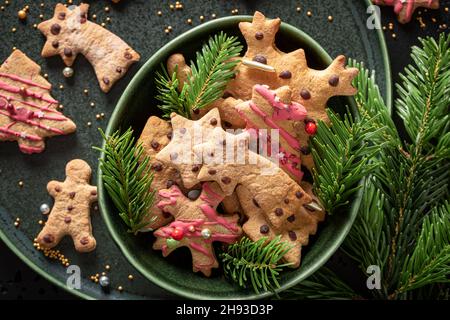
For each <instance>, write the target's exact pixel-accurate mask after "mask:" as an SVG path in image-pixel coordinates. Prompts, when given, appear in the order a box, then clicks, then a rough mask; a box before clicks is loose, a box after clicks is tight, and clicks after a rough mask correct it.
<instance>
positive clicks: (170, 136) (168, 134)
mask: <svg viewBox="0 0 450 320" xmlns="http://www.w3.org/2000/svg"><path fill="white" fill-rule="evenodd" d="M172 136H173V134H172V131H170V132H169V133H167V135H166V137H167V139H169V140H172Z"/></svg>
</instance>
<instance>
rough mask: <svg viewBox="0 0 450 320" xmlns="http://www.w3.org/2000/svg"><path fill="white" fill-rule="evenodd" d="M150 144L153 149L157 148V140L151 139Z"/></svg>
mask: <svg viewBox="0 0 450 320" xmlns="http://www.w3.org/2000/svg"><path fill="white" fill-rule="evenodd" d="M150 145H151V146H152V148H153V149H155V150H156V149H158V148H159V142H158V141H156V140H152V142H151V143H150Z"/></svg>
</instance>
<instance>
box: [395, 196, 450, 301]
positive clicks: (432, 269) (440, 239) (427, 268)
mask: <svg viewBox="0 0 450 320" xmlns="http://www.w3.org/2000/svg"><path fill="white" fill-rule="evenodd" d="M434 283H450V203H448V202H447V203H446V204H444V205H443V206H441V207H438V208H435V209H433V211H432V212H431V214H430V215H429V216H427V217H426V218H425V219H424V221H423V224H422V231H421V234H420V236H419V239H418V241H417V244H416V246H415V248H414V251H413V253H412V254H411V255H410V256H408V257H407V259H406V261H405V264H404V265H403V268H402V273H401V277H400V282H399V288H398V289H397V290H396V291H395V292H394V293H393V295H392V296H391V297H395V296H396V295H398V294H400V293H404V292H407V291H410V290H414V289H417V288H421V287H423V286H426V285H430V284H434Z"/></svg>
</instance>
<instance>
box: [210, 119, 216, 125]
mask: <svg viewBox="0 0 450 320" xmlns="http://www.w3.org/2000/svg"><path fill="white" fill-rule="evenodd" d="M209 123H210V124H211V125H212V126H215V125H217V119H216V118H212V119H211V120H209Z"/></svg>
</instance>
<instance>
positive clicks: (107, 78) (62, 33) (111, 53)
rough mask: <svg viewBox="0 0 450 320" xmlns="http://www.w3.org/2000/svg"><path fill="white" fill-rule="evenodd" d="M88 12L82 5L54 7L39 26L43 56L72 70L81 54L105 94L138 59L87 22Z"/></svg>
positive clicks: (105, 33) (108, 33) (98, 27)
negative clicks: (56, 58)
mask: <svg viewBox="0 0 450 320" xmlns="http://www.w3.org/2000/svg"><path fill="white" fill-rule="evenodd" d="M88 9H89V5H88V4H85V3H82V4H80V5H79V6H75V5H73V6H69V7H66V6H65V5H63V4H61V3H59V4H57V5H56V8H55V13H54V15H53V18H52V19H50V20H47V21H44V22H41V23H40V24H39V25H38V29H39V30H40V31H41V32H42V33H43V34H44V35H45V36H46V37H47V41H46V42H45V45H44V48H43V49H42V56H43V57H51V56H54V55H60V56H61V58H62V59H63V60H64V63H65V64H66V65H68V66H71V65H72V64H73V62H74V61H75V58H76V57H77V54H79V53H81V54H82V55H84V56H85V57H86V59H87V60H88V61H89V62H90V63H91V64H92V66H93V67H94V70H95V74H96V76H97V80H98V82H99V84H100V88H101V89H102V90H103V91H104V92H108V91H109V90H110V89H111V87H112V86H113V85H114V83H115V82H116V81H117V80H119V79H120V78H122V77H123V76H124V75H125V73H126V72H127V70H128V68H129V67H130V66H131V65H132V64H133V63H135V62H136V61H139V59H140V56H139V54H138V53H137V52H136V51H134V50H133V49H132V48H131V47H130V46H129V45H128V44H127V43H126V42H125V41H123V40H122V39H120V38H119V37H118V36H116V35H115V34H113V33H112V32H110V31H108V30H107V29H105V28H103V27H102V26H100V25H98V24H96V23H93V22H91V21H88V20H87V17H88Z"/></svg>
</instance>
